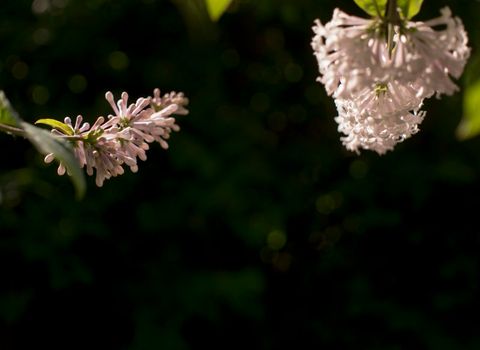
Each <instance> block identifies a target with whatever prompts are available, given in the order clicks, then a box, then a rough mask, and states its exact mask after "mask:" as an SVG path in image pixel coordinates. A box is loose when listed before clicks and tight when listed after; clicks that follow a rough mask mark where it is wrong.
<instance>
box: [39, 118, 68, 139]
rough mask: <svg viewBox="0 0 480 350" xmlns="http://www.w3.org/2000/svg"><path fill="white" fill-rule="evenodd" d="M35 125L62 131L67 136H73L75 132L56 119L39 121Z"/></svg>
mask: <svg viewBox="0 0 480 350" xmlns="http://www.w3.org/2000/svg"><path fill="white" fill-rule="evenodd" d="M35 124H43V125H48V126H51V127H52V128H54V129H57V130H60V131H62V132H63V133H64V134H65V135H70V136H72V135H73V130H72V128H71V127H69V126H68V125H67V124H65V123H62V122H61V121H58V120H55V119H50V118H44V119H39V120H37V121H36V122H35Z"/></svg>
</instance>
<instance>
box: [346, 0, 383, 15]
mask: <svg viewBox="0 0 480 350" xmlns="http://www.w3.org/2000/svg"><path fill="white" fill-rule="evenodd" d="M353 1H355V3H356V4H357V5H358V6H359V7H360V8H361V9H362V10H363V11H365V12H366V13H368V14H369V15H370V16H373V17H383V16H385V9H386V7H387V0H353Z"/></svg>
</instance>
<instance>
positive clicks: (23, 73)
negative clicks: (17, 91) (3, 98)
mask: <svg viewBox="0 0 480 350" xmlns="http://www.w3.org/2000/svg"><path fill="white" fill-rule="evenodd" d="M12 75H13V77H14V78H15V79H18V80H22V79H25V78H26V77H27V75H28V65H27V64H26V63H25V62H22V61H18V62H16V63H15V64H14V65H13V67H12Z"/></svg>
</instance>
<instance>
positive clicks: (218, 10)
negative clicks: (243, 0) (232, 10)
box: [205, 0, 232, 21]
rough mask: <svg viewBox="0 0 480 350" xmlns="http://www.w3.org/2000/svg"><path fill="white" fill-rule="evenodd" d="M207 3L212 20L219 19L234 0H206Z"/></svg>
mask: <svg viewBox="0 0 480 350" xmlns="http://www.w3.org/2000/svg"><path fill="white" fill-rule="evenodd" d="M205 2H206V4H207V11H208V15H209V16H210V19H211V20H212V21H218V19H219V18H220V17H221V16H222V15H223V13H224V12H225V11H226V10H227V8H228V6H230V4H231V2H232V0H205Z"/></svg>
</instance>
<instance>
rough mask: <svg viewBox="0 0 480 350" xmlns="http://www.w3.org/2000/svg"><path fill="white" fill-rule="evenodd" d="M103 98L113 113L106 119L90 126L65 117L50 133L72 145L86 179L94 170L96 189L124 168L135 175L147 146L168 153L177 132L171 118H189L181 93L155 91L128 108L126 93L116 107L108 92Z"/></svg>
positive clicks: (48, 158)
mask: <svg viewBox="0 0 480 350" xmlns="http://www.w3.org/2000/svg"><path fill="white" fill-rule="evenodd" d="M105 98H106V100H107V101H108V102H109V104H110V105H111V106H112V109H113V112H114V113H113V114H111V115H109V116H108V117H107V118H104V117H98V119H97V120H96V121H95V123H94V124H93V125H92V126H90V124H89V123H86V122H83V117H82V116H81V115H79V116H77V118H76V120H75V123H72V120H71V119H70V118H69V117H67V118H65V125H64V126H65V127H63V128H55V129H53V130H52V132H53V133H55V134H56V135H58V136H60V137H65V138H67V139H69V140H71V141H72V142H73V147H74V153H75V157H76V158H77V159H78V162H79V164H80V166H81V167H82V168H83V167H86V171H87V174H88V175H93V174H94V169H95V172H96V179H95V182H96V184H97V186H99V187H101V186H103V182H104V181H105V179H110V178H111V177H114V176H117V175H121V174H123V173H124V169H123V165H127V166H128V167H129V168H130V170H131V171H132V172H137V171H138V165H137V159H141V160H146V159H147V156H146V151H147V150H148V149H149V144H150V143H152V142H158V143H159V144H160V145H161V146H162V147H163V148H164V149H167V148H168V143H167V141H168V139H169V138H170V134H171V132H172V131H179V130H180V128H179V126H178V125H177V124H176V121H175V118H174V117H173V115H175V114H177V115H186V114H188V110H187V109H186V106H187V105H188V99H187V98H186V97H185V96H184V95H183V93H176V92H171V93H168V94H165V95H163V96H161V95H160V90H159V89H155V90H154V95H153V97H146V98H139V99H138V100H137V101H136V102H135V103H131V104H128V94H127V93H126V92H123V93H122V96H121V99H120V100H118V101H117V103H115V100H114V97H113V94H112V93H111V92H110V91H109V92H107V93H106V94H105ZM53 159H54V155H53V154H47V155H46V156H45V162H46V163H50V162H52V161H53ZM57 172H58V174H59V175H63V174H65V172H66V167H65V166H64V164H62V163H60V165H59V167H58V171H57Z"/></svg>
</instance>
